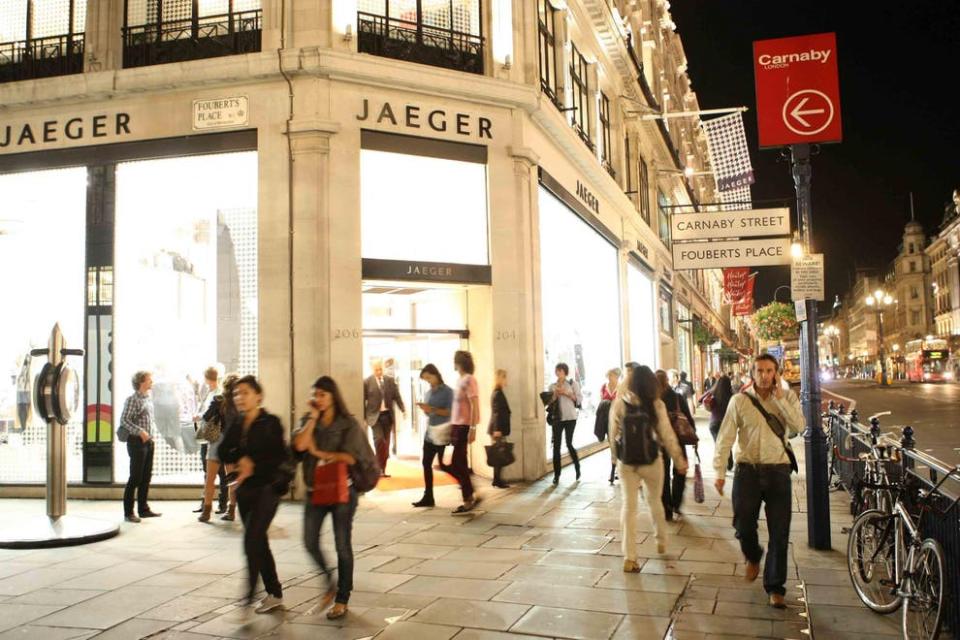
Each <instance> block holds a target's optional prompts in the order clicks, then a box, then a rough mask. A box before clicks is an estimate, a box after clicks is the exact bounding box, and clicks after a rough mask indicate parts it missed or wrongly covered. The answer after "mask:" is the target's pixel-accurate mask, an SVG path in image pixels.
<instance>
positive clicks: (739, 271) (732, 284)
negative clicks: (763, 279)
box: [723, 267, 750, 302]
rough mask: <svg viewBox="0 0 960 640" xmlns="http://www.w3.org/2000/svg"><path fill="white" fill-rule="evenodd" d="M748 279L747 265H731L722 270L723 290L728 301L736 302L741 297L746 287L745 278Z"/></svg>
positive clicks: (748, 270) (748, 269)
mask: <svg viewBox="0 0 960 640" xmlns="http://www.w3.org/2000/svg"><path fill="white" fill-rule="evenodd" d="M749 279H750V268H749V267H732V268H729V269H724V270H723V292H724V294H726V296H727V300H729V301H730V302H736V301H737V300H739V299H740V298H742V297H743V294H744V292H745V291H746V289H747V280H749Z"/></svg>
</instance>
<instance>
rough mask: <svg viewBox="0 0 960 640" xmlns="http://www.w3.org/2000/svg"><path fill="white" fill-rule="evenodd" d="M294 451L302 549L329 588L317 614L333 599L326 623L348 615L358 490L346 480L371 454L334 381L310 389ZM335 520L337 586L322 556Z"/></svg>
mask: <svg viewBox="0 0 960 640" xmlns="http://www.w3.org/2000/svg"><path fill="white" fill-rule="evenodd" d="M293 450H294V452H295V454H296V455H297V457H299V458H300V459H301V460H302V461H303V465H302V467H303V480H304V482H305V483H306V485H307V499H306V503H305V504H304V512H303V544H304V546H305V547H306V549H307V552H308V553H309V554H310V555H311V556H312V557H313V559H314V560H316V562H317V565H319V567H320V570H321V571H323V574H324V576H325V578H326V582H327V592H326V594H325V595H324V597H323V598H322V599H321V601H320V602H319V603H318V605H317V607H316V609H318V610H319V609H324V608H326V607H327V605H329V604H330V602H331V601H332V600H334V599H336V602H335V604H334V605H333V607H332V608H331V609H330V610H329V611H328V612H327V618H328V619H330V620H336V619H338V618H342V617H343V616H345V615H347V603H348V602H349V600H350V592H351V591H353V544H352V542H351V539H350V538H351V534H352V532H353V516H354V514H355V513H356V510H357V497H358V496H357V490H356V488H355V487H354V486H353V482H352V480H351V478H350V469H349V468H350V467H353V466H355V465H357V464H360V463H361V462H365V463H368V464H372V461H373V460H374V457H375V456H374V453H373V448H372V447H371V446H370V442H369V440H367V436H366V433H365V430H364V429H363V427H361V426H360V423H359V422H357V420H356V418H354V417H353V416H352V415H351V414H350V412H349V411H347V406H346V403H344V401H343V396H342V395H341V394H340V388H339V387H338V386H337V383H336V382H334V380H333V378H330V377H329V376H321V377H319V378H317V381H316V382H314V383H313V397H312V398H311V399H310V402H309V411H308V413H307V415H305V416H304V417H303V418H302V419H301V421H300V428H299V429H297V431H296V432H295V433H294V434H293ZM328 514H329V515H331V516H332V517H333V537H334V541H335V544H336V549H337V568H336V570H337V581H336V587H334V581H333V569H332V568H331V567H330V565H329V564H328V563H327V561H326V559H325V558H324V557H323V552H322V551H321V550H320V529H321V527H322V526H323V521H324V519H325V518H326V517H327V515H328Z"/></svg>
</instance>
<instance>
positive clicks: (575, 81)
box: [568, 42, 594, 151]
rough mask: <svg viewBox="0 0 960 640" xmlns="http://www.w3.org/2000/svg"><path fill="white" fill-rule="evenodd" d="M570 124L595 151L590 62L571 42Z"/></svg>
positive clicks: (569, 68)
mask: <svg viewBox="0 0 960 640" xmlns="http://www.w3.org/2000/svg"><path fill="white" fill-rule="evenodd" d="M568 70H569V72H570V99H571V102H572V103H573V104H572V105H571V106H570V126H572V127H573V129H574V131H576V132H577V135H578V136H580V139H581V140H583V142H584V144H586V145H587V147H588V148H589V149H590V150H591V151H593V150H594V144H593V139H592V138H591V134H592V128H591V126H590V88H589V80H588V78H589V63H588V62H587V59H586V58H585V57H584V56H583V54H582V53H580V50H579V49H578V48H577V45H575V44H574V43H572V42H571V43H570V66H569V67H568Z"/></svg>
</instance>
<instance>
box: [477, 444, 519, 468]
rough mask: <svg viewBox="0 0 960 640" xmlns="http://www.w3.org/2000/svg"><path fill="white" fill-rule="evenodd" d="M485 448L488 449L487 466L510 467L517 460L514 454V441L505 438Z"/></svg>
mask: <svg viewBox="0 0 960 640" xmlns="http://www.w3.org/2000/svg"><path fill="white" fill-rule="evenodd" d="M484 448H485V449H486V450H487V466H490V467H509V466H510V465H512V464H513V463H514V462H516V460H517V458H516V456H514V455H513V443H512V442H507V441H506V440H504V439H503V438H501V439H499V440H497V441H496V442H494V443H493V444H488V445H487V446H486V447H484Z"/></svg>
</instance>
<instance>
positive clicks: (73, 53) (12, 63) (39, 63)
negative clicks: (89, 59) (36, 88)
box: [0, 33, 83, 82]
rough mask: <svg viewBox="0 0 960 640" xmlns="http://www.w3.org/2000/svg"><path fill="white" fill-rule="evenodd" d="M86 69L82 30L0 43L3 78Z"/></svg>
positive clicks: (21, 77) (9, 80) (20, 78)
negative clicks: (84, 65) (84, 67)
mask: <svg viewBox="0 0 960 640" xmlns="http://www.w3.org/2000/svg"><path fill="white" fill-rule="evenodd" d="M71 73H83V34H82V33H73V34H68V35H62V36H49V37H46V38H33V39H32V40H20V41H18V42H4V43H0V82H14V81H16V80H32V79H34V78H49V77H52V76H64V75H68V74H71Z"/></svg>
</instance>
